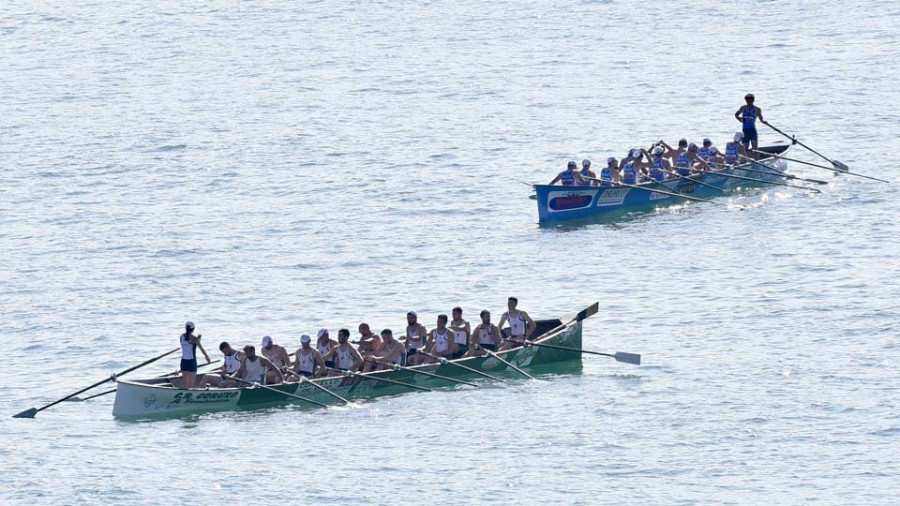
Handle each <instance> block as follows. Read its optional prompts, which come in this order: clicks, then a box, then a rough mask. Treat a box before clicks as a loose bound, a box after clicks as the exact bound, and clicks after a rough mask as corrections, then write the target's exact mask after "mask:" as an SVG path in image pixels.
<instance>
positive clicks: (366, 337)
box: [357, 323, 381, 358]
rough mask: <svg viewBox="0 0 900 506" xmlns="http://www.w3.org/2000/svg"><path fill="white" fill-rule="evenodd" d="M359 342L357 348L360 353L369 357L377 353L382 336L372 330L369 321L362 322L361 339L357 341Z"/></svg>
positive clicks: (360, 327)
mask: <svg viewBox="0 0 900 506" xmlns="http://www.w3.org/2000/svg"><path fill="white" fill-rule="evenodd" d="M357 343H358V344H359V346H358V348H357V349H358V350H359V354H360V355H362V357H363V358H368V357H369V356H370V355H372V354H373V353H375V350H377V349H378V347H379V346H381V338H380V337H378V334H376V333H374V332H372V329H371V328H370V327H369V324H368V323H360V324H359V341H357Z"/></svg>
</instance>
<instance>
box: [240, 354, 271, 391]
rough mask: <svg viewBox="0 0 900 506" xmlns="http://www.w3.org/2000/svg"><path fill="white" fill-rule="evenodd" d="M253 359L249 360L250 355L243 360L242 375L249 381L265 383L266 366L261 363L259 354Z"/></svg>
mask: <svg viewBox="0 0 900 506" xmlns="http://www.w3.org/2000/svg"><path fill="white" fill-rule="evenodd" d="M254 359H255V360H250V357H247V359H246V360H245V361H244V363H245V366H244V367H245V368H246V369H245V371H244V374H245V375H246V376H245V377H244V379H245V380H247V381H251V382H254V383H257V382H258V383H260V384H263V385H264V384H265V383H266V366H264V365H263V363H262V358H260V357H259V356H256V357H254Z"/></svg>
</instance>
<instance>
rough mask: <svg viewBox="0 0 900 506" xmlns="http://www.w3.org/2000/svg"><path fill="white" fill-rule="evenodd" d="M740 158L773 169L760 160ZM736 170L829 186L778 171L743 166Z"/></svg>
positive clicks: (816, 180)
mask: <svg viewBox="0 0 900 506" xmlns="http://www.w3.org/2000/svg"><path fill="white" fill-rule="evenodd" d="M738 156H739V157H741V158H743V159H744V160H747V161H748V162H754V163H756V164H757V165H760V166H762V167H766V168H771V167H768V166H767V165H763V164H761V163H759V160H756V159H753V158H748V157H746V156H744V155H738ZM735 168H736V169H739V170H743V171H747V172H755V173H757V174H766V175H768V176H778V177H784V178H787V179H797V180H800V181H805V182H807V183H815V184H828V181H822V180H821V179H810V178H806V177H798V176H795V175H793V174H787V173H785V172H778V171H774V172H773V171H766V170H755V169H748V168H747V167H741V166H735ZM773 170H774V169H773Z"/></svg>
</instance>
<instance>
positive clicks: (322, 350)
mask: <svg viewBox="0 0 900 506" xmlns="http://www.w3.org/2000/svg"><path fill="white" fill-rule="evenodd" d="M316 337H317V339H316V350H318V351H319V354H320V355H322V357H324V356H325V355H327V354H328V352H329V351H331V349H332V348H334V347H335V346H337V344H338V343H337V341H335V340H334V339H332V338H331V337H330V336H329V335H328V329H319V332H318V333H317V334H316ZM325 367H334V360H326V361H325Z"/></svg>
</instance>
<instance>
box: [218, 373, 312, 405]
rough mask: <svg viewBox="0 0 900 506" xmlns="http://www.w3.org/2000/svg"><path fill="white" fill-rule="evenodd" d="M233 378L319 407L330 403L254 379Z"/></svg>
mask: <svg viewBox="0 0 900 506" xmlns="http://www.w3.org/2000/svg"><path fill="white" fill-rule="evenodd" d="M231 379H233V380H236V381H239V382H241V383H244V384H245V385H250V386H255V387H259V388H263V389H265V390H269V391H272V392H275V393H276V394H281V395H283V396H285V397H290V398H292V399H297V400H301V401H303V402H308V403H310V404H315V405H316V406H319V407H322V408H327V407H328V404H324V403H321V402H319V401H314V400H312V399H307V398H306V397H300V396H299V395H294V394H291V393H288V392H282V391H281V390H278V389H277V388H272V387H269V386H266V385H262V384H260V383H254V382H252V381H247V380H245V379H241V378H238V377H237V376H235V377H234V378H231Z"/></svg>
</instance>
